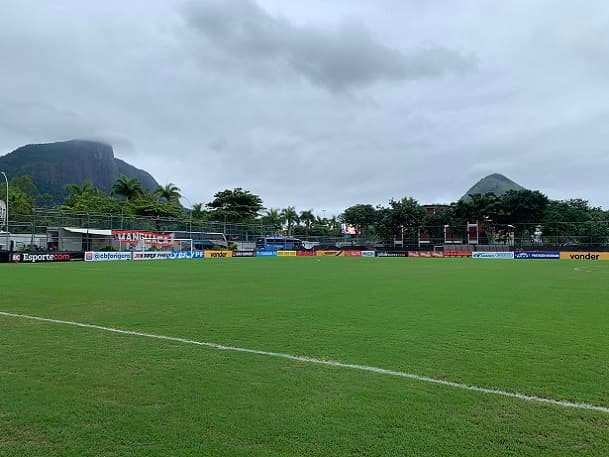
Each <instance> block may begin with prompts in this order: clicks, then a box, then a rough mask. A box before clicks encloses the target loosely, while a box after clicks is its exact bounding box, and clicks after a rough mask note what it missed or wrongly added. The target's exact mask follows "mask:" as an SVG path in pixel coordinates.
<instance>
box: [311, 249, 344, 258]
mask: <svg viewBox="0 0 609 457" xmlns="http://www.w3.org/2000/svg"><path fill="white" fill-rule="evenodd" d="M315 255H316V256H317V257H343V256H344V255H345V251H343V250H339V251H315Z"/></svg>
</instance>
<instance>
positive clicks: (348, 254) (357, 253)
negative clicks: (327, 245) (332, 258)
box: [345, 251, 362, 257]
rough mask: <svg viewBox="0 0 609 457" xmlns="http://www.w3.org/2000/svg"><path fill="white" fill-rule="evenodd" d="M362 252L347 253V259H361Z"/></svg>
mask: <svg viewBox="0 0 609 457" xmlns="http://www.w3.org/2000/svg"><path fill="white" fill-rule="evenodd" d="M361 256H362V251H345V257H361Z"/></svg>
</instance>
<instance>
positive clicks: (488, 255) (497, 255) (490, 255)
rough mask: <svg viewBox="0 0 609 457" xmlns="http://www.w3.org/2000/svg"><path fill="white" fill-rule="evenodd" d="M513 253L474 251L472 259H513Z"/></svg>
mask: <svg viewBox="0 0 609 457" xmlns="http://www.w3.org/2000/svg"><path fill="white" fill-rule="evenodd" d="M513 258H514V253H513V252H511V251H510V252H507V251H506V252H487V251H482V252H481V251H474V252H472V259H503V260H507V259H513Z"/></svg>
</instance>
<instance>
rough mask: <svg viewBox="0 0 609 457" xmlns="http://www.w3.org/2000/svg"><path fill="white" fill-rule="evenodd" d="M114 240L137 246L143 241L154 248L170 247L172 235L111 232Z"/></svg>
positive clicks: (122, 231) (130, 231)
mask: <svg viewBox="0 0 609 457" xmlns="http://www.w3.org/2000/svg"><path fill="white" fill-rule="evenodd" d="M112 236H113V237H114V239H116V240H118V241H120V242H121V243H126V244H137V243H139V242H140V241H143V242H144V243H145V244H151V245H154V246H170V245H171V244H172V243H173V233H156V232H145V231H141V230H112Z"/></svg>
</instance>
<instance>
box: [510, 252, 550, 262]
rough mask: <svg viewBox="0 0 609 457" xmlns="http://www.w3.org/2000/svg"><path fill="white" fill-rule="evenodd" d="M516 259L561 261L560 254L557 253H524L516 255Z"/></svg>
mask: <svg viewBox="0 0 609 457" xmlns="http://www.w3.org/2000/svg"><path fill="white" fill-rule="evenodd" d="M514 258H516V259H524V260H531V259H545V260H560V252H557V251H524V252H516V253H515V254H514Z"/></svg>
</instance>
